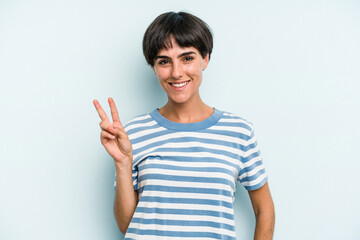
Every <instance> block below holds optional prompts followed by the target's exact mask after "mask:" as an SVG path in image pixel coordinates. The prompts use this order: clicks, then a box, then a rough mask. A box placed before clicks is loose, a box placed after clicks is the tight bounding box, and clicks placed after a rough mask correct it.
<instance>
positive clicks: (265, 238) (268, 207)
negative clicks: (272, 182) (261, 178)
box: [248, 183, 275, 240]
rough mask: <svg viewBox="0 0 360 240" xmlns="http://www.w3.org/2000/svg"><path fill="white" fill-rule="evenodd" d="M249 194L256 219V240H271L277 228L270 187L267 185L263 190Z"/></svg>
mask: <svg viewBox="0 0 360 240" xmlns="http://www.w3.org/2000/svg"><path fill="white" fill-rule="evenodd" d="M248 193H249V196H250V199H251V203H252V206H253V209H254V213H255V218H256V227H255V234H254V240H271V239H272V238H273V233H274V226H275V210H274V203H273V200H272V198H271V194H270V190H269V185H268V183H265V184H264V186H262V187H261V188H259V189H257V190H253V191H248Z"/></svg>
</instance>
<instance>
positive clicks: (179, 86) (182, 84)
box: [169, 80, 190, 88]
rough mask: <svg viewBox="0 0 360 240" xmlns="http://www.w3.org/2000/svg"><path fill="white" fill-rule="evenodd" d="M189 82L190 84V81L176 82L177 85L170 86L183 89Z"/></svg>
mask: <svg viewBox="0 0 360 240" xmlns="http://www.w3.org/2000/svg"><path fill="white" fill-rule="evenodd" d="M189 82H190V80H188V81H186V82H181V83H178V82H176V83H169V84H170V85H171V86H174V87H176V88H181V87H183V86H185V85H187V84H188V83H189Z"/></svg>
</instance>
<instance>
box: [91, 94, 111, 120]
mask: <svg viewBox="0 0 360 240" xmlns="http://www.w3.org/2000/svg"><path fill="white" fill-rule="evenodd" d="M93 103H94V106H95V108H96V111H97V112H98V114H99V117H100V118H101V120H103V121H104V120H107V121H109V118H108V117H107V115H106V113H105V111H104V109H102V107H101V105H100V103H99V102H98V101H97V100H96V99H94V100H93ZM109 122H110V121H109Z"/></svg>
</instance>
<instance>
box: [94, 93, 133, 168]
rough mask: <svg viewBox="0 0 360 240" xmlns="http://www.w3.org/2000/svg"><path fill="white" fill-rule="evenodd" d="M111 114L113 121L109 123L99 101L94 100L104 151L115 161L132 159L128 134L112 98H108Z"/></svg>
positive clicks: (121, 161)
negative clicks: (99, 120)
mask: <svg viewBox="0 0 360 240" xmlns="http://www.w3.org/2000/svg"><path fill="white" fill-rule="evenodd" d="M108 101H109V105H110V109H111V116H112V120H113V122H112V123H111V122H110V120H109V118H108V117H107V115H106V113H105V111H104V110H103V109H102V107H101V105H100V103H99V102H98V101H97V100H94V101H93V103H94V106H95V108H96V110H97V112H98V114H99V116H100V118H101V120H102V121H101V122H100V128H101V134H100V139H101V144H102V145H103V146H104V147H105V149H106V151H107V152H108V153H109V154H110V155H111V156H112V157H113V158H114V161H115V163H123V162H124V161H128V160H131V161H132V157H133V155H132V146H131V142H130V140H129V137H128V135H127V134H126V132H125V130H124V129H123V126H122V124H121V122H120V118H119V114H118V111H117V109H116V106H115V102H114V100H113V99H112V98H109V99H108Z"/></svg>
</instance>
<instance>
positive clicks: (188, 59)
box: [184, 56, 194, 62]
mask: <svg viewBox="0 0 360 240" xmlns="http://www.w3.org/2000/svg"><path fill="white" fill-rule="evenodd" d="M193 59H194V58H193V57H190V56H187V57H185V58H184V60H185V62H188V61H191V60H193Z"/></svg>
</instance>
